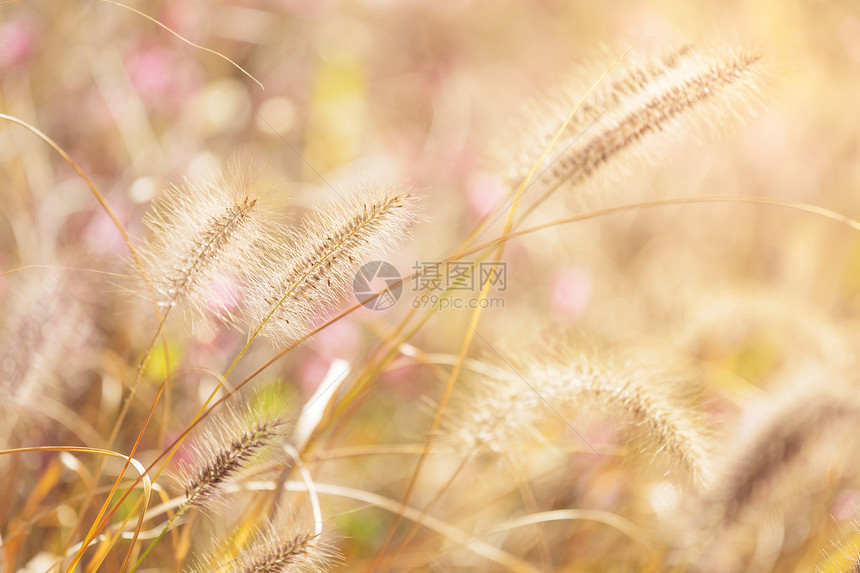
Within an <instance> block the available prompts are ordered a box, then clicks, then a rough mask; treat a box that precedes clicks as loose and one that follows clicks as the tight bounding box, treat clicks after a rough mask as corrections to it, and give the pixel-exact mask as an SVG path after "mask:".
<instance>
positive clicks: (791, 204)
mask: <svg viewBox="0 0 860 573" xmlns="http://www.w3.org/2000/svg"><path fill="white" fill-rule="evenodd" d="M709 203H738V204H752V205H765V206H776V207H782V208H787V209H791V210H795V211H798V212H802V213H807V214H812V215H816V216H820V217H822V218H825V219H828V220H831V221H835V222H837V223H840V224H842V225H845V226H847V227H849V228H851V229H853V230H855V231H858V232H860V222H858V221H855V220H854V219H851V218H850V217H847V216H845V215H842V214H840V213H837V212H835V211H832V210H830V209H826V208H824V207H819V206H816V205H810V204H808V203H803V202H799V201H791V200H783V199H773V198H770V197H758V196H743V195H737V196H732V195H711V196H700V197H677V198H673V199H663V200H659V201H647V202H640V203H634V204H630V205H621V206H618V207H611V208H607V209H601V210H599V211H593V212H589V213H582V214H579V215H573V216H570V217H564V218H561V219H556V220H554V221H550V222H548V223H544V224H541V225H536V226H533V227H528V228H526V229H522V230H520V231H512V232H510V233H508V234H507V235H505V236H502V237H499V238H497V239H493V240H492V241H488V242H486V243H482V244H480V245H476V246H474V247H471V248H469V249H466V250H463V251H460V252H458V253H455V254H453V255H451V256H450V257H447V258H445V259H443V260H442V262H448V261H456V260H459V259H461V258H463V257H466V256H469V255H471V254H475V253H480V252H482V251H485V250H487V249H489V248H492V247H495V246H497V245H499V244H501V243H505V242H507V241H509V240H511V239H516V238H519V237H523V236H527V235H529V234H532V233H536V232H538V231H542V230H545V229H549V228H553V227H557V226H561V225H566V224H569V223H575V222H578V221H585V220H589V219H596V218H599V217H603V216H609V215H613V214H619V213H626V212H630V211H635V210H639V209H648V208H657V207H666V206H678V205H686V204H709ZM420 274H421V273H420V271H419V272H416V273H413V274H412V275H408V276H406V277H404V278H403V279H401V282H404V281H407V280H411V279H412V278H414V277H416V276H420ZM382 292H384V291H380V292H379V293H376V294H374V295H371V296H370V297H368V299H367V300H372V299H374V298H376V297H378V296H380V295H381V294H382ZM359 308H362V303H361V302H359V303H356V304H355V305H353V306H352V307H350V308H348V309H346V310H344V311H342V312H340V313H339V314H337V315H335V316H334V317H332V318H330V319H329V320H328V321H326V322H325V323H323V324H321V325H320V326H318V327H317V328H316V329H314V330H312V331H311V332H309V333H308V334H306V335H305V336H303V337H302V338H301V339H300V340H297V341H296V342H294V343H292V344H289V345H287V346H286V347H285V348H283V349H281V350H280V351H279V352H277V353H276V354H275V355H274V356H272V357H271V358H270V359H269V360H267V361H266V362H264V363H263V364H262V365H261V366H259V367H258V368H257V369H256V370H254V371H253V372H252V373H251V374H249V375H248V376H247V377H246V378H245V379H244V380H242V381H241V382H239V383H238V384H236V386H235V388H233V390H232V391H230V392H229V393H228V394H227V395H225V396H224V397H222V398H220V399H219V400H217V401H216V402H215V403H214V404H213V405H212V406H210V407H209V408H208V410H206V411H205V412H202V413H200V414H199V415H198V416H196V417H195V419H194V420H193V421H192V422H191V423H190V424H189V425H188V427H187V428H186V429H185V430H184V431H183V432H182V434H180V435H179V437H177V438H176V440H174V442H173V443H172V444H171V445H170V446H168V447H167V448H166V449H165V450H164V451H162V452H161V453H160V454H159V455H158V456H157V457H156V458H155V460H153V462H152V463H151V464H150V465H149V466H148V467H147V468H146V471H147V472H149V471H150V470H152V469H153V468H154V467H155V466H156V465H157V464H158V463H159V462H160V461H161V460H162V459H163V458H164V457H165V456H169V457H171V456H172V455H173V454H174V453H175V450H176V449H177V448H178V447H179V444H180V443H181V442H182V441H183V440H184V439H185V438H186V437H187V436H188V434H189V433H190V432H191V431H192V430H193V429H194V427H196V425H197V424H198V423H200V421H202V420H203V419H204V418H205V417H207V416H208V415H209V414H210V413H211V412H212V411H213V410H214V409H216V408H217V407H218V406H220V405H221V404H222V403H223V402H225V401H226V400H228V399H229V398H230V397H231V396H232V395H233V394H234V393H235V392H236V391H238V390H240V389H241V388H242V387H244V385H245V384H247V383H248V382H250V381H251V380H253V379H254V378H256V377H257V376H258V375H259V374H260V373H261V372H263V371H264V370H266V369H267V368H268V367H269V366H271V365H272V364H274V363H275V362H277V361H278V360H280V359H281V358H282V357H283V356H284V355H285V354H287V352H289V351H291V350H292V349H293V348H295V347H296V346H298V345H299V344H301V343H302V342H304V341H305V340H307V339H308V338H310V337H311V336H312V335H314V334H316V333H318V332H320V331H321V330H323V329H325V328H327V327H328V326H330V325H332V324H334V323H335V322H337V321H338V320H340V319H342V318H344V317H345V316H347V315H349V314H351V313H353V312H355V311H356V310H358V309H359ZM431 315H432V313H428V315H427V316H426V317H425V318H424V319H423V322H422V323H421V324H423V323H424V322H426V320H429V317H430V316H431ZM417 328H420V324H419V326H418V327H417ZM417 328H415V329H413V331H415V330H417ZM392 352H394V353H396V352H397V349H396V348H395V349H394V350H393V351H392ZM234 367H235V366H234ZM222 379H223V377H222ZM213 397H214V395H211V396H210V398H209V400H208V401H207V403H208V402H209V401H211V399H212V398H213ZM169 457H168V460H169ZM166 463H167V462H166V461H165V462H164V464H166ZM163 468H164V465H162V468H161V469H159V470H158V471H157V472H156V474H155V476H154V477H153V479H158V476H159V475H160V474H161V472H162V471H163ZM136 483H137V482H136V481H135V482H133V483H132V486H131V487H133V486H134V485H136ZM130 491H131V490H129V491H127V492H126V493H124V494H123V495H122V496H121V497H120V498H119V500H117V502H116V503H115V505H114V507H113V508H112V509H111V510H110V511H109V512H108V513H107V515H106V516H105V518H104V519H103V521H105V520H106V519H109V518H110V516H111V515H113V513H114V512H115V511H116V510H117V509H118V507H119V506H120V504H121V503H122V502H123V501H124V500H125V499H126V497H127V496H128V495H129V493H130ZM320 491H321V490H320ZM103 525H104V523H102V524H100V525H99V528H101V527H103Z"/></svg>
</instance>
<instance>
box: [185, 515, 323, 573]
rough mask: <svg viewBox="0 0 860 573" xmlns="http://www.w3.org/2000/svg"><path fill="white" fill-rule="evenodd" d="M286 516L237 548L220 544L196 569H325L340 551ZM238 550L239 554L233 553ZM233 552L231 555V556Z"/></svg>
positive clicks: (234, 572)
mask: <svg viewBox="0 0 860 573" xmlns="http://www.w3.org/2000/svg"><path fill="white" fill-rule="evenodd" d="M284 521H286V520H285V519H284V518H278V519H276V520H275V521H271V522H269V523H267V524H266V525H265V526H264V527H263V528H262V529H260V530H259V531H258V532H257V534H256V535H254V537H253V538H252V539H251V540H250V542H249V543H248V545H247V547H244V548H242V549H237V548H235V547H226V546H224V545H223V544H220V545H218V546H216V547H215V549H214V550H213V551H212V552H211V554H210V555H208V556H207V557H206V558H205V559H203V560H202V561H203V562H202V563H201V564H200V565H198V566H197V567H196V568H195V569H194V571H195V572H199V573H203V571H206V572H207V573H212V572H213V571H214V572H219V573H223V572H229V573H299V572H304V573H311V572H318V571H325V570H327V569H328V566H329V565H331V564H332V563H336V562H338V561H339V555H338V553H337V552H336V551H334V550H333V549H331V548H330V547H329V546H328V545H327V544H326V543H325V542H324V541H323V540H321V539H320V537H319V536H317V535H316V534H314V533H312V532H310V530H307V529H301V528H300V527H299V526H297V525H296V524H295V523H282V522H284ZM236 552H238V554H237V555H235V556H232V555H233V554H235V553H236ZM227 556H229V557H227Z"/></svg>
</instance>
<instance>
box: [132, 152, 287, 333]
mask: <svg viewBox="0 0 860 573" xmlns="http://www.w3.org/2000/svg"><path fill="white" fill-rule="evenodd" d="M264 191H265V189H264V188H263V187H262V183H261V180H260V178H259V176H258V175H257V174H256V173H255V172H254V171H253V170H249V169H248V168H247V167H245V166H241V167H240V166H238V165H236V166H234V167H231V168H229V169H228V170H226V171H225V172H223V173H221V174H219V175H217V176H216V177H213V178H212V180H210V181H205V182H190V181H186V182H185V184H184V185H183V186H182V187H175V186H174V187H171V188H170V189H169V190H168V191H167V192H166V193H165V194H164V196H163V197H161V198H160V199H158V200H157V201H156V202H155V204H154V205H153V207H152V211H151V213H150V215H149V216H148V217H147V219H146V223H147V225H148V226H149V227H150V230H151V235H152V236H151V238H150V240H149V242H148V243H147V244H146V245H144V246H143V247H142V248H141V254H142V258H143V262H144V268H145V272H146V275H147V276H146V279H147V280H149V281H150V282H151V284H152V286H153V287H154V289H155V291H156V295H157V303H158V305H159V306H160V307H161V308H162V309H163V310H164V311H166V312H167V311H169V310H170V309H173V308H174V307H177V306H181V307H182V308H183V309H184V310H186V311H188V312H189V314H190V315H191V316H192V317H193V318H195V319H198V320H200V319H204V320H205V319H208V318H210V317H213V316H216V317H219V318H222V319H225V320H230V319H231V317H232V313H233V312H234V309H235V307H236V305H237V304H238V302H239V300H240V297H241V289H242V283H243V280H244V278H243V277H244V275H245V273H247V272H248V270H249V268H250V261H249V253H254V252H257V251H258V250H259V249H261V248H265V247H266V246H267V244H268V242H269V241H271V240H272V239H273V236H272V234H271V232H272V230H273V229H275V227H274V225H273V223H272V220H271V217H270V216H269V214H268V213H267V211H266V210H265V209H263V207H262V203H261V199H262V197H261V194H262V193H263V192H264Z"/></svg>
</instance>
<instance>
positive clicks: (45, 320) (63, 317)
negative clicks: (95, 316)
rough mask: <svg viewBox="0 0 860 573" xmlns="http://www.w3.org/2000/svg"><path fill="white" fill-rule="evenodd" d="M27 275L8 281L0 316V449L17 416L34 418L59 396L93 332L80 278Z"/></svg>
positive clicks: (40, 272)
mask: <svg viewBox="0 0 860 573" xmlns="http://www.w3.org/2000/svg"><path fill="white" fill-rule="evenodd" d="M28 272H29V273H33V274H30V275H27V276H24V275H23V274H22V276H15V277H13V279H12V281H11V282H10V292H9V295H8V301H7V304H6V305H4V308H3V309H2V313H0V341H2V342H3V344H2V345H0V396H2V400H0V447H3V446H5V445H6V443H7V440H8V439H9V438H10V436H11V435H12V434H13V433H15V432H16V431H17V430H18V428H16V425H17V423H18V421H19V420H20V419H21V418H20V414H21V413H22V412H25V411H27V412H30V413H32V414H36V415H38V414H39V413H41V412H42V411H43V407H42V400H43V399H45V398H49V399H57V398H58V397H59V396H60V395H61V393H60V392H59V390H61V387H62V386H63V383H64V382H66V381H67V380H68V377H69V376H70V375H71V374H72V372H74V368H75V357H76V356H80V355H81V354H82V351H83V350H84V349H85V348H86V346H87V344H88V343H89V342H91V340H90V339H91V335H92V333H93V330H94V328H93V323H92V317H91V314H92V313H91V311H92V310H94V309H93V308H92V305H91V304H89V302H90V301H88V300H87V295H86V290H87V283H86V282H83V279H81V277H80V276H76V275H73V274H71V273H69V272H66V271H59V270H57V271H54V270H51V271H45V270H41V269H39V270H34V271H28ZM37 405H38V406H37Z"/></svg>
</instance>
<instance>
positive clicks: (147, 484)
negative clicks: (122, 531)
mask: <svg viewBox="0 0 860 573" xmlns="http://www.w3.org/2000/svg"><path fill="white" fill-rule="evenodd" d="M30 452H79V453H89V454H98V455H101V456H109V457H116V458H122V459H124V460H126V467H127V465H128V464H131V465H133V466H134V468H135V469H136V470H137V472H138V474H139V477H138V478H137V480H135V482H134V484H133V485H132V486H131V487H135V486H136V485H137V484H138V483H140V482H141V481H142V483H143V496H142V497H141V499H140V500H138V502H137V505H140V504H141V503H142V504H143V507H142V508H141V510H140V512H139V514H138V518H137V526H136V527H135V530H134V533H133V535H132V541H131V544H132V545H134V541H135V540H136V539H137V536H138V534H139V533H140V531H141V530H142V529H143V523H144V521H145V518H146V509H147V507H148V506H149V499H150V496H151V495H152V480H151V479H150V478H149V476H148V475H146V470H145V469H144V467H143V464H141V463H140V462H139V461H137V460H136V459H134V458H132V457H130V456H125V455H123V454H120V453H118V452H113V451H110V450H105V449H101V448H86V447H81V446H36V447H29V448H15V449H10V450H2V451H0V456H2V455H10V454H22V453H30ZM129 491H131V488H129ZM111 495H113V493H111ZM133 514H134V511H131V512H129V514H128V516H126V522H127V521H128V520H129V519H131V516H132V515H133ZM91 543H92V540H90V541H87V542H86V543H85V542H83V541H82V542H81V546H80V548H79V549H78V552H79V553H82V552H84V551H86V550H87V548H88V547H89V546H90V544H91Z"/></svg>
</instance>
